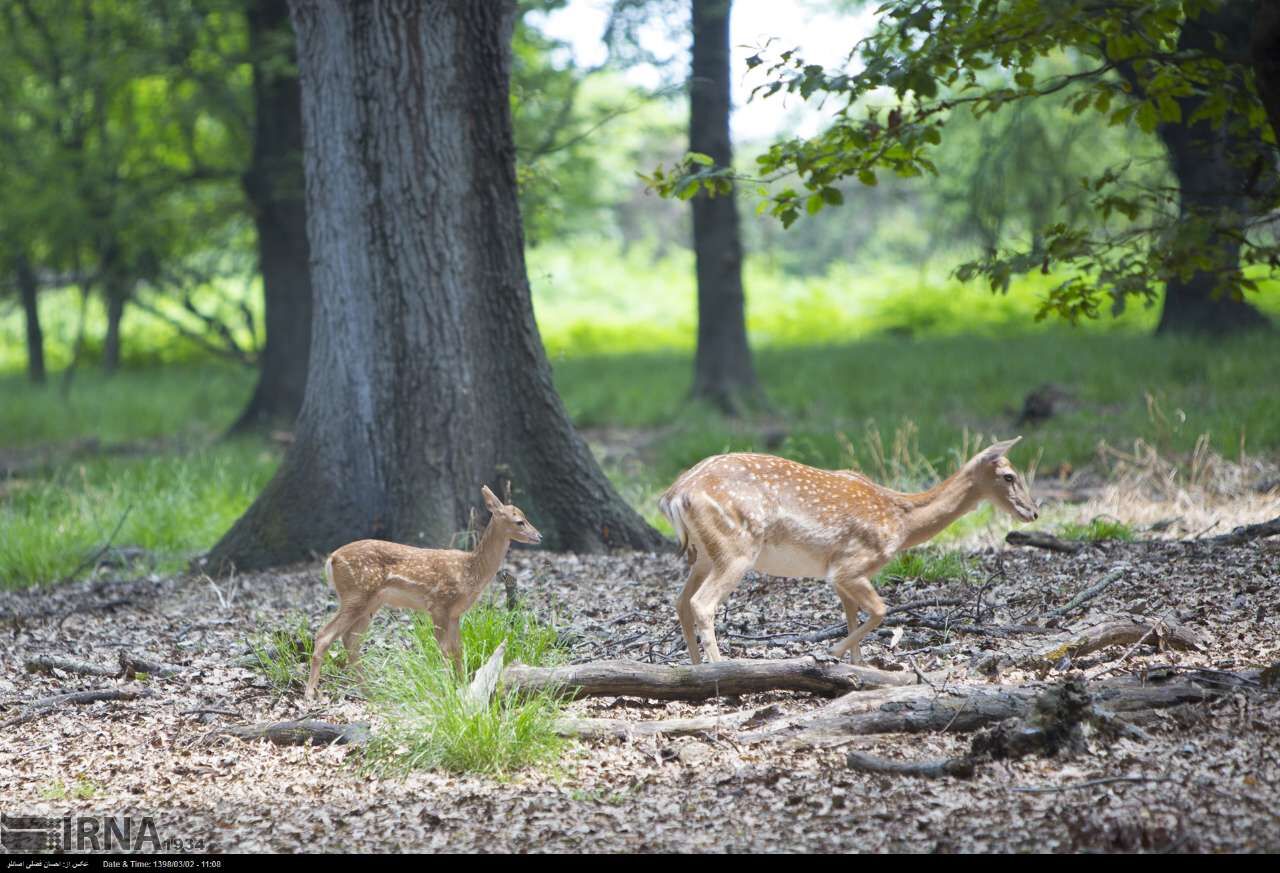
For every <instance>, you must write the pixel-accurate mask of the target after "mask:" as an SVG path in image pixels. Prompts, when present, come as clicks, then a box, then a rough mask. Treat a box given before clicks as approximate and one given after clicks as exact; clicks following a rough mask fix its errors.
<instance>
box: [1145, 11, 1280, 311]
mask: <svg viewBox="0 0 1280 873" xmlns="http://www.w3.org/2000/svg"><path fill="white" fill-rule="evenodd" d="M1252 20H1253V4H1252V3H1248V2H1241V0H1234V2H1228V3H1224V4H1221V5H1220V6H1216V7H1211V8H1209V9H1206V10H1204V11H1203V12H1201V13H1200V15H1199V17H1198V18H1196V19H1194V20H1193V21H1189V22H1188V23H1187V24H1186V25H1185V26H1184V27H1183V28H1182V32H1181V34H1180V35H1179V38H1178V50H1179V51H1182V52H1189V53H1192V54H1198V53H1204V54H1210V55H1213V54H1220V49H1219V48H1218V46H1217V45H1216V43H1215V40H1218V39H1225V45H1226V46H1227V50H1228V51H1239V52H1244V51H1246V50H1247V49H1248V47H1249V44H1250V30H1251V26H1252ZM1227 60H1231V59H1230V58H1228V59H1227ZM1202 102H1203V98H1202V97H1199V96H1191V97H1184V98H1181V99H1179V100H1178V103H1179V105H1180V107H1181V109H1182V118H1183V119H1184V120H1183V121H1182V122H1180V123H1177V124H1161V125H1160V126H1159V127H1158V132H1159V135H1160V138H1161V140H1162V141H1163V142H1164V145H1165V148H1166V150H1167V151H1168V152H1169V160H1170V166H1171V168H1172V169H1173V173H1174V175H1175V176H1176V177H1177V179H1178V188H1179V197H1180V200H1179V213H1180V217H1181V219H1183V220H1184V221H1185V220H1195V219H1200V220H1203V219H1211V220H1213V221H1215V222H1216V223H1218V224H1224V225H1226V226H1227V228H1228V230H1226V231H1225V232H1219V233H1214V234H1212V235H1211V236H1210V238H1209V239H1208V240H1206V241H1205V244H1204V248H1203V249H1202V252H1203V253H1204V254H1206V255H1208V256H1209V258H1210V259H1211V260H1212V262H1213V263H1214V265H1215V267H1214V269H1212V270H1206V271H1199V272H1196V273H1195V274H1193V275H1192V276H1190V277H1189V278H1185V279H1175V280H1173V281H1170V282H1168V283H1167V285H1166V289H1165V301H1164V308H1163V310H1162V311H1161V313H1160V323H1159V324H1158V325H1157V327H1156V333H1157V334H1172V333H1212V334H1226V333H1234V332H1237V331H1242V330H1249V329H1254V328H1260V327H1265V326H1267V324H1268V322H1267V319H1266V318H1265V317H1264V316H1263V315H1262V314H1261V313H1260V312H1258V310H1257V309H1255V308H1254V307H1253V306H1251V305H1250V304H1249V303H1247V302H1245V301H1244V300H1239V299H1236V298H1234V297H1232V296H1231V295H1230V294H1227V293H1220V291H1219V283H1220V280H1221V278H1222V275H1223V274H1225V273H1229V272H1230V271H1233V270H1235V269H1237V267H1238V266H1239V263H1240V248H1241V245H1240V236H1241V232H1242V231H1243V227H1244V223H1245V221H1246V220H1247V219H1248V217H1249V216H1250V214H1251V213H1252V211H1253V208H1254V207H1253V205H1252V204H1251V203H1250V200H1251V196H1250V191H1249V189H1250V180H1251V178H1257V176H1258V174H1259V173H1258V171H1259V169H1261V167H1260V166H1254V165H1255V162H1257V161H1263V160H1270V161H1272V162H1273V161H1274V158H1270V159H1268V158H1264V156H1263V155H1262V153H1261V152H1260V151H1259V150H1258V149H1257V148H1255V144H1254V143H1251V142H1246V141H1244V140H1243V139H1241V138H1240V137H1238V136H1233V135H1232V134H1231V133H1230V131H1229V128H1230V126H1231V125H1232V123H1233V122H1238V121H1240V119H1234V118H1232V117H1230V116H1228V118H1227V119H1226V120H1225V121H1224V122H1223V124H1221V125H1217V126H1214V125H1211V124H1209V123H1208V122H1206V121H1199V122H1197V123H1195V124H1188V123H1187V120H1189V119H1190V118H1191V117H1192V113H1194V112H1195V110H1196V109H1197V108H1198V107H1199V105H1200V104H1201V103H1202ZM1267 175H1270V174H1267ZM1237 230H1239V231H1240V232H1235V231H1237Z"/></svg>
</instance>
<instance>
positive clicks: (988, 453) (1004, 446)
mask: <svg viewBox="0 0 1280 873" xmlns="http://www.w3.org/2000/svg"><path fill="white" fill-rule="evenodd" d="M1021 439H1022V437H1020V436H1016V437H1014V438H1013V439H1011V440H1002V441H1000V442H998V443H995V444H994V445H992V446H989V447H987V448H985V449H983V450H982V460H983V462H984V463H987V464H994V463H995V462H996V461H998V460H1000V459H1001V458H1003V457H1004V456H1005V455H1007V454H1009V449H1011V448H1013V447H1014V446H1016V445H1017V444H1018V441H1019V440H1021Z"/></svg>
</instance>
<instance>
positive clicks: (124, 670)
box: [118, 652, 183, 679]
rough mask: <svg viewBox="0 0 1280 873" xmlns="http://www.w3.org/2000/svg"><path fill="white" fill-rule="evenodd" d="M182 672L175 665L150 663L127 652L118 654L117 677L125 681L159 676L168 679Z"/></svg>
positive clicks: (157, 662) (180, 668)
mask: <svg viewBox="0 0 1280 873" xmlns="http://www.w3.org/2000/svg"><path fill="white" fill-rule="evenodd" d="M182 670H183V668H182V667H179V666H177V665H175V664H162V663H160V662H159V661H151V660H148V659H146V658H141V657H139V656H137V655H131V654H129V653H128V652H121V653H120V670H119V673H118V675H119V676H121V677H123V678H125V679H133V678H136V677H138V676H159V677H161V678H164V679H168V678H170V677H172V676H177V675H178V674H179V673H181V672H182Z"/></svg>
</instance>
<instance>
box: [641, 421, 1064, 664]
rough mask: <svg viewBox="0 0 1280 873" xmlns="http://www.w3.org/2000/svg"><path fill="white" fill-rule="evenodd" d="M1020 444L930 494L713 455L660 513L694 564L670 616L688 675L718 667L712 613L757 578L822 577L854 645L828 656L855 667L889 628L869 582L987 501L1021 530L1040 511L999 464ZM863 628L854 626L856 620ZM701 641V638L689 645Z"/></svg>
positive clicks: (990, 451)
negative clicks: (870, 641)
mask: <svg viewBox="0 0 1280 873" xmlns="http://www.w3.org/2000/svg"><path fill="white" fill-rule="evenodd" d="M1019 439H1021V437H1017V438H1015V439H1011V440H1006V441H1004V442H1000V443H996V444H995V445H993V446H991V447H990V448H987V449H985V450H983V451H982V452H979V453H978V454H977V455H975V456H974V457H973V458H972V459H971V460H969V461H968V462H967V463H966V464H965V465H964V466H963V467H962V468H960V470H959V472H957V473H956V474H955V475H954V476H952V477H950V478H949V479H947V480H946V481H945V482H943V483H941V484H939V485H937V486H936V487H934V488H931V489H929V490H928V491H924V492H921V493H919V494H903V493H901V492H898V491H892V490H890V489H888V488H885V487H883V486H880V485H877V484H876V483H874V482H872V481H871V480H870V479H868V478H867V477H866V476H863V475H862V474H860V473H854V472H850V471H843V470H841V471H832V470H819V469H816V468H814V467H807V466H805V465H804V464H797V463H795V462H794V461H788V460H785V459H783V458H775V457H772V456H770V455H752V454H733V455H716V456H714V457H711V458H707V459H706V460H704V461H702V462H701V463H699V464H698V465H697V466H695V467H693V468H692V469H690V470H688V471H687V472H685V473H684V475H682V476H681V477H680V478H679V479H677V480H676V481H675V484H673V485H672V486H671V487H670V488H669V489H667V492H666V493H665V494H663V495H662V499H661V500H660V501H659V503H658V506H659V507H660V508H661V509H662V512H663V514H664V515H666V517H667V518H669V519H670V520H671V525H672V526H673V527H674V528H675V530H676V534H677V536H678V537H679V540H680V547H681V550H682V551H683V552H684V554H685V556H686V557H687V559H688V561H689V566H690V570H689V578H688V580H687V581H686V582H685V585H684V591H683V592H681V594H680V600H679V602H678V604H677V606H676V609H677V612H678V613H679V616H680V627H681V629H682V630H683V631H684V639H685V643H686V645H688V647H689V657H690V659H691V660H692V661H693V663H695V664H698V663H701V661H702V658H701V656H700V655H699V652H698V640H699V639H701V641H702V645H703V647H704V648H705V649H706V652H707V657H708V658H709V659H710V660H712V661H718V660H720V649H719V647H718V646H717V645H716V631H715V624H714V618H715V612H716V608H717V607H719V606H720V604H721V602H722V601H723V600H724V599H725V598H726V597H728V596H729V594H730V592H732V591H733V589H734V588H735V587H737V585H738V582H739V581H740V580H741V579H742V575H743V574H744V573H745V572H746V571H747V570H750V569H752V568H754V569H756V570H759V571H760V572H762V573H768V574H770V575H774V576H825V577H827V579H829V580H830V581H831V584H832V585H833V586H834V587H835V589H836V594H838V595H839V596H840V602H841V603H842V604H844V612H845V615H846V616H847V618H848V620H849V636H848V637H846V638H845V639H844V641H843V642H841V643H839V644H837V645H836V646H835V648H833V649H832V654H833V655H835V656H836V657H842V656H843V655H844V653H845V652H848V653H850V656H851V659H852V661H853V662H854V663H861V662H862V652H861V643H862V639H863V637H865V636H866V635H867V634H869V633H870V632H871V631H873V630H875V628H876V626H878V625H879V624H880V622H881V621H882V620H884V615H885V609H884V601H882V600H881V599H880V595H879V594H877V593H876V590H875V588H874V587H873V586H872V584H871V576H872V575H873V574H874V573H875V572H876V571H877V570H879V569H880V568H881V567H883V566H884V565H885V564H886V563H887V562H888V561H889V559H890V558H892V557H893V556H894V555H895V554H897V553H898V552H900V551H902V550H903V549H908V548H911V547H912V546H915V545H919V544H920V543H923V542H925V541H926V540H929V539H931V538H932V537H933V536H934V535H935V534H937V533H938V532H939V531H941V530H942V529H943V528H945V527H946V526H947V525H949V524H950V523H951V522H953V521H955V520H956V519H957V518H959V517H960V516H962V515H964V514H965V513H967V512H969V511H970V510H972V509H973V508H974V507H976V506H977V505H978V503H979V502H981V501H983V500H990V501H991V502H992V503H994V504H995V505H996V506H998V507H1000V508H1001V509H1003V510H1005V511H1006V512H1008V513H1009V514H1011V515H1014V516H1016V517H1018V518H1020V519H1022V520H1023V521H1033V520H1035V518H1037V517H1038V515H1039V511H1038V509H1037V507H1036V503H1035V501H1034V500H1033V499H1032V498H1031V494H1030V493H1029V492H1028V490H1027V485H1026V482H1024V481H1023V479H1022V476H1021V475H1020V474H1019V473H1018V471H1017V470H1015V469H1014V468H1013V465H1012V464H1010V463H1009V461H1008V459H1007V458H1005V454H1006V453H1007V452H1008V451H1009V449H1011V448H1013V446H1014V444H1015V443H1017V442H1018V440H1019ZM859 608H861V609H863V610H864V611H866V613H867V615H868V618H867V621H866V622H865V623H864V624H862V625H861V626H858V624H857V621H858V609H859ZM695 632H696V634H695Z"/></svg>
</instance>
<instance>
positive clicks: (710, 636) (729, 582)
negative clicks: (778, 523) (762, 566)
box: [690, 549, 759, 661]
mask: <svg viewBox="0 0 1280 873" xmlns="http://www.w3.org/2000/svg"><path fill="white" fill-rule="evenodd" d="M758 552H759V550H758V549H754V550H752V553H751V554H749V555H748V554H742V553H741V552H739V553H737V554H736V555H728V556H726V557H724V558H723V559H722V560H721V561H719V562H716V563H715V564H714V565H713V569H712V570H711V572H710V574H708V576H707V578H706V580H705V581H703V583H702V586H701V587H700V588H699V589H698V591H697V593H696V594H694V595H693V599H692V602H691V603H690V607H691V608H692V610H693V621H694V625H695V626H696V627H697V630H698V637H699V638H700V639H701V640H702V647H703V649H705V650H706V654H707V660H708V661H719V660H720V646H719V645H718V644H717V643H716V621H715V618H716V609H718V608H719V606H720V604H721V603H723V602H724V600H725V598H726V597H728V596H729V595H730V594H731V593H733V589H734V588H737V587H738V583H739V582H741V581H742V575H743V574H744V573H746V572H747V571H748V570H750V569H751V565H752V564H754V563H755V561H756V554H757V553H758Z"/></svg>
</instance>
